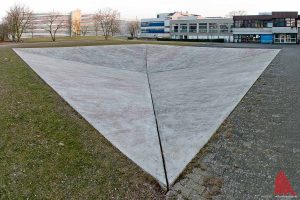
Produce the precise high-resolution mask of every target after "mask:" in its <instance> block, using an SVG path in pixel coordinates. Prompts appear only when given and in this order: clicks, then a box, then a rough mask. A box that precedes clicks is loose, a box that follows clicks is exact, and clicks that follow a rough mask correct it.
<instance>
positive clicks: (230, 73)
mask: <svg viewBox="0 0 300 200" xmlns="http://www.w3.org/2000/svg"><path fill="white" fill-rule="evenodd" d="M146 49H147V50H146ZM16 52H17V53H18V54H19V55H20V56H21V57H22V58H23V59H24V60H25V61H26V62H27V63H28V64H29V65H30V66H31V67H32V68H33V69H34V70H35V71H36V72H37V73H38V74H39V75H40V76H41V77H42V78H43V79H44V80H45V81H46V82H47V83H48V84H49V85H50V86H51V87H53V89H54V90H56V91H57V92H58V93H59V94H60V95H61V96H62V97H63V98H64V99H65V100H66V101H67V102H69V103H70V105H71V106H73V107H74V108H75V109H76V110H77V111H78V112H79V113H80V114H81V115H82V116H83V117H85V118H86V119H87V120H88V121H89V122H90V123H91V124H92V125H93V126H94V127H95V128H96V129H98V130H99V132H101V133H102V134H103V135H104V136H105V137H106V138H107V139H108V140H110V141H111V142H112V143H113V144H114V145H115V146H117V147H118V148H119V149H120V150H121V151H122V152H123V153H124V154H125V155H127V156H128V157H129V158H130V159H132V160H133V161H134V162H136V163H137V164H138V165H139V166H141V167H142V168H143V169H144V170H145V171H147V172H148V173H150V174H151V175H153V176H154V177H155V178H156V179H158V180H159V181H160V182H161V183H162V184H166V180H165V175H164V170H163V167H162V166H163V163H162V157H161V154H160V153H161V152H160V150H161V149H160V145H159V141H158V137H157V132H156V128H155V120H154V115H153V110H152V102H151V98H150V91H149V86H148V82H147V76H146V73H145V72H146V71H145V69H146V68H145V65H146V63H147V65H148V69H149V70H148V72H149V78H150V84H151V90H152V93H153V102H154V108H155V111H156V113H157V122H158V127H159V131H160V137H161V146H162V151H163V155H164V158H165V161H166V171H167V174H168V181H169V182H170V183H171V184H172V183H173V182H174V181H175V180H176V178H177V177H178V175H179V174H180V173H181V172H182V171H183V170H184V168H185V167H186V165H187V164H188V163H189V162H190V160H191V159H192V158H193V157H194V156H195V155H196V154H197V152H198V151H199V150H200V149H201V148H202V147H203V146H204V145H205V143H206V142H207V141H208V140H209V138H210V137H211V136H212V135H213V133H214V132H215V130H216V129H217V128H218V127H219V125H220V124H221V123H222V122H223V120H224V119H225V118H226V117H227V116H228V115H229V113H230V112H231V111H232V110H233V109H234V107H235V106H236V105H237V104H238V102H239V101H240V100H241V98H242V97H243V96H244V95H245V93H246V92H247V91H248V89H249V88H250V87H251V85H252V84H253V83H254V82H255V80H256V79H257V78H258V77H259V75H260V74H261V73H262V71H263V70H264V69H265V68H266V67H267V66H268V65H269V63H270V62H271V61H272V59H273V58H274V57H275V56H276V54H277V53H278V50H265V49H228V48H196V47H174V46H145V45H129V46H127V45H123V46H104V47H75V48H55V49H53V48H48V49H47V48H45V49H18V50H16ZM146 52H147V56H146ZM146 57H147V59H146ZM146 60H147V62H146ZM175 196H176V195H175Z"/></svg>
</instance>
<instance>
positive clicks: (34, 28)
mask: <svg viewBox="0 0 300 200" xmlns="http://www.w3.org/2000/svg"><path fill="white" fill-rule="evenodd" d="M53 16H55V20H54V22H53V27H56V25H58V24H61V25H62V26H61V28H59V29H58V31H57V34H56V36H61V37H62V36H69V37H70V36H79V35H81V36H97V35H102V34H103V31H102V29H101V26H100V25H99V24H98V25H96V24H95V18H94V16H95V14H90V13H82V12H81V10H74V11H72V12H70V13H53V12H49V13H33V14H32V16H31V19H30V22H29V25H28V28H27V29H26V30H25V31H24V33H23V35H22V38H29V37H49V36H50V33H49V31H48V30H49V23H50V20H51V17H52V18H53ZM129 21H130V20H124V19H121V20H119V30H120V31H119V33H117V35H120V36H129V33H128V24H129Z"/></svg>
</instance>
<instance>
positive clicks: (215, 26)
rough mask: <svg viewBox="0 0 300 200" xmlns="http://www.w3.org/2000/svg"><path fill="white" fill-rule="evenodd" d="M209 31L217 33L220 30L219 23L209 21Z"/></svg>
mask: <svg viewBox="0 0 300 200" xmlns="http://www.w3.org/2000/svg"><path fill="white" fill-rule="evenodd" d="M209 32H210V33H217V32H218V24H217V23H209Z"/></svg>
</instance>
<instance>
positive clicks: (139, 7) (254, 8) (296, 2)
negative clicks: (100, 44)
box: [0, 0, 300, 19]
mask: <svg viewBox="0 0 300 200" xmlns="http://www.w3.org/2000/svg"><path fill="white" fill-rule="evenodd" d="M50 2H51V3H50ZM15 3H20V4H24V5H27V6H29V7H30V8H31V9H32V10H33V11H34V12H46V11H52V10H55V11H60V12H69V11H71V10H74V9H77V8H79V9H81V10H82V12H84V13H89V12H94V11H96V10H98V9H101V8H106V7H111V8H114V9H117V10H119V11H120V12H121V17H122V18H129V19H133V18H136V17H137V18H139V19H140V18H152V17H155V16H156V13H160V12H173V11H184V12H185V11H188V12H189V13H193V14H200V15H202V16H206V17H212V16H225V15H226V14H227V13H228V12H230V11H233V10H246V11H247V13H248V14H257V13H258V12H270V11H300V0H285V1H282V0H0V17H1V18H2V17H3V16H4V15H5V13H6V11H7V10H8V9H9V7H11V6H12V5H14V4H15Z"/></svg>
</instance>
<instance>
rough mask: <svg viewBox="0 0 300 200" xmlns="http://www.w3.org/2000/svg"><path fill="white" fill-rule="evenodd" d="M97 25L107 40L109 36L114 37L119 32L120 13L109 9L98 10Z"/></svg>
mask: <svg viewBox="0 0 300 200" xmlns="http://www.w3.org/2000/svg"><path fill="white" fill-rule="evenodd" d="M97 15H99V24H100V27H101V29H102V31H103V35H104V37H105V39H106V40H107V39H108V37H109V35H110V34H111V35H114V34H115V33H117V32H118V31H119V20H120V13H119V12H118V11H117V10H113V9H110V8H107V9H104V10H99V12H98V13H97Z"/></svg>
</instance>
